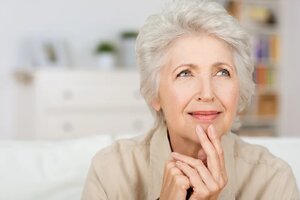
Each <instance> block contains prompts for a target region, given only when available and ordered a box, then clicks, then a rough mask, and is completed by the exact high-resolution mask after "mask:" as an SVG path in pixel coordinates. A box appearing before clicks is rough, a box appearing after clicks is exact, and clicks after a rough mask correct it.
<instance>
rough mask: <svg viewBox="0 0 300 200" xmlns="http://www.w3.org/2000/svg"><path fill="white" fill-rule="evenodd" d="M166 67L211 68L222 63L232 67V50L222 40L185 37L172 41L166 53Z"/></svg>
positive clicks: (205, 37) (196, 36) (192, 36)
mask: <svg viewBox="0 0 300 200" xmlns="http://www.w3.org/2000/svg"><path fill="white" fill-rule="evenodd" d="M165 58H166V65H167V66H168V67H175V66H177V65H180V64H185V63H189V64H194V65H196V66H212V65H213V64H214V63H216V62H224V63H228V64H230V65H232V66H233V51H232V48H231V47H230V46H229V45H228V44H227V43H226V42H224V41H223V40H221V39H218V38H216V37H213V36H209V35H206V34H201V35H185V36H182V37H180V38H177V39H176V40H174V41H173V42H172V43H171V44H170V46H169V48H168V50H167V53H166V57H165Z"/></svg>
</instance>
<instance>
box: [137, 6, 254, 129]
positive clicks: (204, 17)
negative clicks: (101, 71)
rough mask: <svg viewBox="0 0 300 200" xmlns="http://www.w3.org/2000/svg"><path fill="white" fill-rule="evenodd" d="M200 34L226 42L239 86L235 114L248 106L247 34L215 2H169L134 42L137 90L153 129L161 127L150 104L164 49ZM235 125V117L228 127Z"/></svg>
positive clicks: (162, 121)
mask: <svg viewBox="0 0 300 200" xmlns="http://www.w3.org/2000/svg"><path fill="white" fill-rule="evenodd" d="M203 33H204V34H207V35H210V36H213V37H216V38H218V39H220V40H222V41H224V42H226V43H227V44H228V45H229V46H230V47H231V48H232V51H233V56H234V63H235V66H236V70H237V74H238V77H239V86H240V97H239V105H238V112H241V111H242V110H243V109H244V108H245V107H246V106H247V105H248V104H249V103H250V101H251V97H252V96H253V94H254V82H253V79H252V73H253V70H254V65H253V61H252V58H251V51H250V38H249V35H248V33H247V32H246V31H245V30H244V29H243V28H242V27H241V25H240V24H239V23H238V22H237V20H236V19H235V18H234V17H232V16H231V15H229V14H228V13H227V11H226V10H225V9H224V8H223V6H222V5H220V4H218V3H216V2H213V1H209V0H173V1H171V2H170V3H169V4H167V5H166V6H165V8H164V9H163V10H162V12H161V13H159V14H155V15H152V16H150V17H149V18H148V19H147V20H146V23H145V24H144V25H143V26H142V27H141V29H140V31H139V34H138V37H137V40H136V58H137V65H138V68H139V72H140V91H141V94H142V96H143V97H144V99H145V100H146V102H147V104H148V106H149V108H150V110H151V112H152V113H153V114H154V117H155V124H156V126H159V125H163V124H164V125H165V119H164V116H163V113H162V111H161V110H160V111H156V110H154V109H153V108H152V106H151V102H152V101H153V100H154V99H155V98H156V97H157V96H158V88H159V78H160V77H159V72H160V70H161V68H162V67H163V66H164V64H165V62H166V60H165V57H166V53H167V50H168V47H169V46H170V44H171V43H172V42H173V41H174V40H176V39H177V38H179V37H182V36H184V35H188V34H203ZM238 126H239V120H238V117H237V118H236V121H235V123H234V124H233V127H232V128H237V127H238Z"/></svg>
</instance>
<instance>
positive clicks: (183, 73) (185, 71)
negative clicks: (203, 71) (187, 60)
mask: <svg viewBox="0 0 300 200" xmlns="http://www.w3.org/2000/svg"><path fill="white" fill-rule="evenodd" d="M190 76H192V72H191V71H190V70H187V69H186V70H183V71H181V72H180V73H179V74H177V76H176V77H190Z"/></svg>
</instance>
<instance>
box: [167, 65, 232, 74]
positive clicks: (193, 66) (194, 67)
mask: <svg viewBox="0 0 300 200" xmlns="http://www.w3.org/2000/svg"><path fill="white" fill-rule="evenodd" d="M220 65H226V66H228V67H230V68H231V69H233V70H234V69H235V68H234V67H233V66H231V65H230V64H228V63H225V62H216V63H214V64H213V65H212V67H217V66H220ZM184 66H187V67H191V68H193V69H196V68H197V67H198V66H197V65H195V64H192V63H186V64H181V65H178V66H177V67H175V69H174V70H173V72H172V73H174V72H175V71H176V70H177V69H178V68H180V67H184Z"/></svg>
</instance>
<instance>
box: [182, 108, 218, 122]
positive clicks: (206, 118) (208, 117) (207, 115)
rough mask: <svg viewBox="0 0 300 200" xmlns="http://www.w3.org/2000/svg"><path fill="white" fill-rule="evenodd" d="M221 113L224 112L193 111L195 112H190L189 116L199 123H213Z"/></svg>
mask: <svg viewBox="0 0 300 200" xmlns="http://www.w3.org/2000/svg"><path fill="white" fill-rule="evenodd" d="M221 113H222V112H220V111H215V110H208V111H193V112H189V113H188V114H189V115H191V116H192V117H193V118H195V119H196V120H198V121H202V122H211V121H213V120H215V119H216V118H217V117H218V116H219V115H220V114H221Z"/></svg>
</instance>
